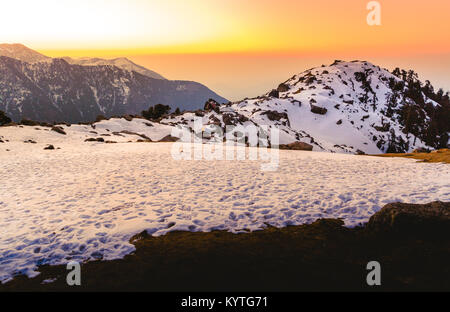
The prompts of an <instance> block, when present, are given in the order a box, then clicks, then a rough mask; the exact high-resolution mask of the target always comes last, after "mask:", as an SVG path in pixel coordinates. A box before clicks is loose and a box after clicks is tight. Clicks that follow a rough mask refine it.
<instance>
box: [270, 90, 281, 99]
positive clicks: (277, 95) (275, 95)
mask: <svg viewBox="0 0 450 312" xmlns="http://www.w3.org/2000/svg"><path fill="white" fill-rule="evenodd" d="M269 96H270V97H274V98H277V99H278V98H279V97H280V92H278V91H277V90H275V89H274V90H272V91H270V93H269Z"/></svg>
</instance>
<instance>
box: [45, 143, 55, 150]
mask: <svg viewBox="0 0 450 312" xmlns="http://www.w3.org/2000/svg"><path fill="white" fill-rule="evenodd" d="M54 149H55V147H54V146H53V145H51V144H49V145H47V147H45V148H44V150H54Z"/></svg>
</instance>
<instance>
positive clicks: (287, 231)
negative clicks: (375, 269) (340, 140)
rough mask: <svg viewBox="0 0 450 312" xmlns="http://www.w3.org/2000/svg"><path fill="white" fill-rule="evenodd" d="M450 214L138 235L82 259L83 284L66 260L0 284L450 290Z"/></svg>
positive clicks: (447, 209)
mask: <svg viewBox="0 0 450 312" xmlns="http://www.w3.org/2000/svg"><path fill="white" fill-rule="evenodd" d="M449 220H450V203H441V202H434V203H431V204H427V205H411V204H399V203H394V204H389V205H386V206H385V207H384V208H383V209H382V210H381V211H380V212H378V213H377V214H375V215H374V216H373V217H372V218H371V219H370V221H369V223H368V224H367V225H366V226H365V227H364V228H354V229H348V228H345V227H343V222H342V221H341V220H334V219H322V220H318V221H316V222H314V223H313V224H311V225H301V226H291V227H286V228H281V229H277V228H273V227H269V228H267V229H266V230H263V231H257V232H253V233H248V234H237V235H236V234H231V233H228V232H211V233H192V232H172V233H169V234H167V235H165V236H161V237H151V236H149V235H148V234H146V233H141V234H139V235H136V236H135V237H133V238H132V240H131V241H132V242H133V244H135V246H136V252H135V253H134V254H133V255H129V256H126V257H125V258H124V259H121V260H115V261H96V262H89V263H86V264H84V265H83V266H82V273H81V275H82V285H81V286H75V287H68V286H67V285H66V275H67V273H68V271H66V269H65V267H64V266H54V267H49V266H44V267H41V268H40V271H41V272H42V274H41V275H39V276H37V277H36V278H34V279H28V278H27V277H24V276H19V277H16V278H15V279H14V280H13V281H11V282H9V283H7V284H5V285H0V291H55V290H56V291H101V290H120V291H246V290H251V291H314V290H335V291H345V290H422V291H423V290H424V291H428V290H439V291H450V235H449V234H450V226H449ZM372 260H376V261H378V262H380V264H381V268H382V286H376V287H369V286H367V283H366V276H367V273H368V271H367V270H366V265H367V263H368V262H369V261H372ZM53 278H57V280H56V281H55V282H53V283H50V284H42V281H44V280H47V279H53Z"/></svg>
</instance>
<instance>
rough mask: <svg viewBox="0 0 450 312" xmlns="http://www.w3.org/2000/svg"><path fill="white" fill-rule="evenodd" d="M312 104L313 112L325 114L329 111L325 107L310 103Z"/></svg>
mask: <svg viewBox="0 0 450 312" xmlns="http://www.w3.org/2000/svg"><path fill="white" fill-rule="evenodd" d="M310 105H311V113H314V114H319V115H325V114H326V113H327V111H328V110H327V109H326V108H324V107H320V106H317V105H313V104H310Z"/></svg>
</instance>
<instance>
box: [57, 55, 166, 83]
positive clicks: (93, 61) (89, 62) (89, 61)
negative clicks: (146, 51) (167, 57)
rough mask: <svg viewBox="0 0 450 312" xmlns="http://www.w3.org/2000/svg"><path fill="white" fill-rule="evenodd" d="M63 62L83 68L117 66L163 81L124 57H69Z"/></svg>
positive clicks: (152, 72) (150, 71)
mask: <svg viewBox="0 0 450 312" xmlns="http://www.w3.org/2000/svg"><path fill="white" fill-rule="evenodd" d="M63 59H64V60H65V61H67V62H68V63H70V64H76V65H83V66H105V65H110V66H117V67H119V68H121V69H123V70H127V71H130V72H131V71H135V72H138V73H140V74H142V75H144V76H147V77H150V78H155V79H165V78H164V77H163V76H161V75H160V74H158V73H157V72H154V71H153V70H150V69H147V68H145V67H143V66H140V65H137V64H135V63H133V62H132V61H130V60H129V59H127V58H125V57H120V58H115V59H110V60H106V59H101V58H80V59H73V58H70V57H64V58H63Z"/></svg>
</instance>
